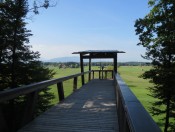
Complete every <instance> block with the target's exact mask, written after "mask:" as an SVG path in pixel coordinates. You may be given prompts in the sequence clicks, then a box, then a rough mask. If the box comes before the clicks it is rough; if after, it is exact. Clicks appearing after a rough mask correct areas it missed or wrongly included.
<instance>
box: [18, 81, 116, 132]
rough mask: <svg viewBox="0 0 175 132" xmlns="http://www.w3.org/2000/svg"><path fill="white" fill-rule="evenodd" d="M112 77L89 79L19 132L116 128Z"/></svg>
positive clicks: (89, 131) (110, 131)
mask: <svg viewBox="0 0 175 132" xmlns="http://www.w3.org/2000/svg"><path fill="white" fill-rule="evenodd" d="M118 131H119V129H118V119H117V110H116V103H115V92H114V85H113V80H98V79H95V80H92V81H90V82H89V83H87V84H85V85H84V86H83V87H82V88H81V89H80V90H77V91H76V92H74V93H73V94H72V95H70V96H69V97H68V98H66V99H65V100H64V101H63V102H61V103H59V104H58V105H56V106H54V107H52V108H51V109H50V110H48V111H47V112H45V113H44V114H42V115H40V116H39V117H37V118H36V119H35V120H33V121H32V122H31V123H29V124H28V125H27V126H25V127H23V128H22V129H21V130H19V132H118Z"/></svg>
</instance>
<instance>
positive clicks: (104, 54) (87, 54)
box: [72, 50, 125, 59]
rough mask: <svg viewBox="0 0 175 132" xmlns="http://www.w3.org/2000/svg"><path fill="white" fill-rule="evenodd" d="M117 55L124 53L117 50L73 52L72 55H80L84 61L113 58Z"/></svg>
mask: <svg viewBox="0 0 175 132" xmlns="http://www.w3.org/2000/svg"><path fill="white" fill-rule="evenodd" d="M117 53H125V52H124V51H118V50H86V51H78V52H73V53H72V54H80V55H81V56H82V57H83V58H84V59H89V58H114V56H115V55H116V54H117Z"/></svg>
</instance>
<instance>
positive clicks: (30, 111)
mask: <svg viewBox="0 0 175 132" xmlns="http://www.w3.org/2000/svg"><path fill="white" fill-rule="evenodd" d="M37 102H38V91H35V92H32V93H30V94H28V95H27V101H26V107H25V111H24V115H23V119H22V121H21V127H22V126H24V125H26V124H27V123H29V122H30V121H31V120H33V119H34V115H35V108H36V104H37Z"/></svg>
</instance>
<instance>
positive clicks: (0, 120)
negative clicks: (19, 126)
mask: <svg viewBox="0 0 175 132" xmlns="http://www.w3.org/2000/svg"><path fill="white" fill-rule="evenodd" d="M0 124H1V125H0V132H8V131H9V130H8V127H7V124H6V120H5V119H4V114H3V112H2V108H1V106H0Z"/></svg>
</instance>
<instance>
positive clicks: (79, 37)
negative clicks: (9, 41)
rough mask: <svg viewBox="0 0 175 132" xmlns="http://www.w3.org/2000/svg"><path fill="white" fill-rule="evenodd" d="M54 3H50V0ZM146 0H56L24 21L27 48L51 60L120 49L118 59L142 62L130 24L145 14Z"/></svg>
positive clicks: (132, 25)
mask: <svg viewBox="0 0 175 132" xmlns="http://www.w3.org/2000/svg"><path fill="white" fill-rule="evenodd" d="M52 1H54V0H52ZM147 2H148V0H57V5H56V7H52V8H49V9H47V10H43V9H41V10H40V14H39V15H37V16H34V17H33V18H32V21H31V20H30V21H28V22H29V24H28V28H29V29H31V30H32V33H33V36H32V37H31V38H30V45H32V46H33V50H34V51H39V52H40V53H41V58H44V59H51V58H57V57H65V56H75V55H72V54H71V53H72V52H75V51H82V50H122V51H125V52H126V53H125V54H120V55H119V58H118V60H119V61H120V62H125V61H145V60H143V59H142V58H141V57H140V55H141V54H144V52H145V49H144V48H142V47H141V46H137V43H138V42H139V40H138V36H136V35H135V28H134V23H135V20H136V19H138V18H143V17H144V16H145V15H146V14H147V13H148V12H149V10H150V9H149V8H148V4H147Z"/></svg>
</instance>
